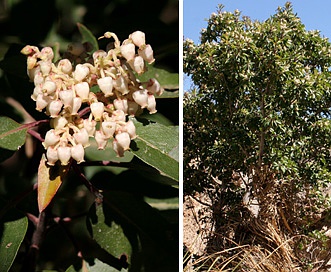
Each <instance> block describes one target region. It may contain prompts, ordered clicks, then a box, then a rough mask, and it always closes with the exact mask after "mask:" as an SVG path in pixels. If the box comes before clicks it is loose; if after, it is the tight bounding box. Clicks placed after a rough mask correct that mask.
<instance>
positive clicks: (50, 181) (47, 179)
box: [38, 156, 69, 212]
mask: <svg viewBox="0 0 331 272" xmlns="http://www.w3.org/2000/svg"><path fill="white" fill-rule="evenodd" d="M68 169H69V166H67V165H66V166H62V165H61V166H60V165H58V164H56V165H54V166H49V165H47V163H46V159H45V157H44V156H43V157H42V158H41V160H40V164H39V169H38V207H39V212H42V211H43V210H44V209H45V208H46V207H47V206H48V204H49V203H50V202H51V201H52V199H53V197H54V196H55V194H56V192H57V190H58V189H59V188H60V186H61V184H62V181H63V179H64V177H65V176H66V174H67V173H68Z"/></svg>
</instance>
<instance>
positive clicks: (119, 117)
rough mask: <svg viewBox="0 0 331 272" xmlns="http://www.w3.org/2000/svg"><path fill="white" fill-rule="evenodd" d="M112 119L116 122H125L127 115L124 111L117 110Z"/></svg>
mask: <svg viewBox="0 0 331 272" xmlns="http://www.w3.org/2000/svg"><path fill="white" fill-rule="evenodd" d="M111 119H112V120H113V121H115V122H125V113H124V111H122V110H115V111H113V113H112V115H111Z"/></svg>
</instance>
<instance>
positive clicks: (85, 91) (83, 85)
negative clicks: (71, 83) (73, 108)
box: [75, 82, 90, 102]
mask: <svg viewBox="0 0 331 272" xmlns="http://www.w3.org/2000/svg"><path fill="white" fill-rule="evenodd" d="M75 92H76V94H77V96H79V97H80V98H81V99H82V102H86V101H88V99H89V92H90V86H89V85H88V83H87V82H80V83H77V84H76V85H75Z"/></svg>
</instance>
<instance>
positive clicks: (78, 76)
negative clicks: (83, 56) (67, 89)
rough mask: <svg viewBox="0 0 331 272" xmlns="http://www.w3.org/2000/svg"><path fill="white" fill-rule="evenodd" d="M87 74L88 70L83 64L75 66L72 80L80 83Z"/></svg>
mask: <svg viewBox="0 0 331 272" xmlns="http://www.w3.org/2000/svg"><path fill="white" fill-rule="evenodd" d="M89 73H90V69H89V68H88V67H87V66H85V65H83V64H77V65H76V69H75V72H74V79H75V80H77V81H79V82H80V81H82V80H83V79H85V78H86V77H87V76H88V74H89Z"/></svg>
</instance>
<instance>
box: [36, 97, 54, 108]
mask: <svg viewBox="0 0 331 272" xmlns="http://www.w3.org/2000/svg"><path fill="white" fill-rule="evenodd" d="M50 101H51V99H50V97H48V96H45V95H44V94H38V95H37V99H36V110H37V111H42V110H43V109H44V108H46V107H47V105H48V103H49V102H50Z"/></svg>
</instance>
